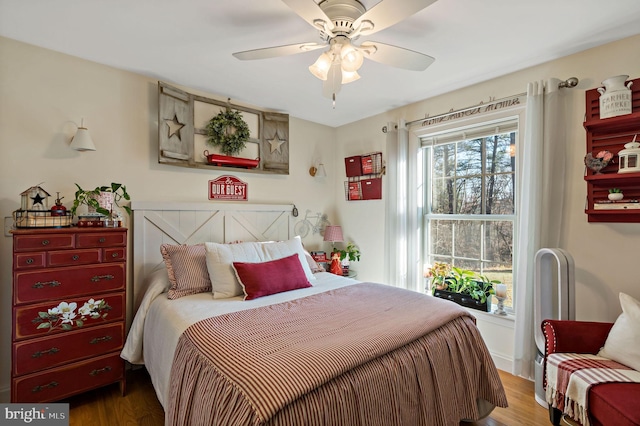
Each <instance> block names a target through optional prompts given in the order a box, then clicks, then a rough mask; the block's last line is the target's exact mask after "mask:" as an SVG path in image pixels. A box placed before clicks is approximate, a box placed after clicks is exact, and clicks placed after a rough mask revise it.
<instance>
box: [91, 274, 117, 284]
mask: <svg viewBox="0 0 640 426" xmlns="http://www.w3.org/2000/svg"><path fill="white" fill-rule="evenodd" d="M114 278H115V277H114V276H113V275H94V276H93V277H91V281H92V282H94V283H97V282H98V281H102V280H107V281H109V280H112V279H114Z"/></svg>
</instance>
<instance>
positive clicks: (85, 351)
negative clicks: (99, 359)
mask: <svg viewBox="0 0 640 426" xmlns="http://www.w3.org/2000/svg"><path fill="white" fill-rule="evenodd" d="M123 341H124V324H123V323H122V322H119V323H114V324H108V325H101V326H97V327H90V328H87V329H82V328H81V329H78V330H76V331H68V332H66V333H62V334H58V335H55V336H51V337H44V338H37V339H30V340H26V341H23V342H20V343H15V344H14V345H13V357H14V358H13V359H14V363H13V374H14V375H16V376H22V375H24V374H28V373H34V372H36V371H40V370H44V369H47V368H51V367H57V366H59V365H62V364H66V363H69V362H73V361H78V360H81V359H85V358H89V357H93V356H96V355H103V354H106V353H109V352H113V351H116V350H120V349H122V344H123Z"/></svg>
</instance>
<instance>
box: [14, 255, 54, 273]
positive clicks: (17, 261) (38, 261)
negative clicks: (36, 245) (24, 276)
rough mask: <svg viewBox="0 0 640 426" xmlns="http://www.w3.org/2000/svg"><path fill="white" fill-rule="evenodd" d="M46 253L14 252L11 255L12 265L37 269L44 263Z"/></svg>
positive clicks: (19, 267) (16, 267) (17, 267)
mask: <svg viewBox="0 0 640 426" xmlns="http://www.w3.org/2000/svg"><path fill="white" fill-rule="evenodd" d="M46 259H47V254H46V252H44V251H41V252H37V253H16V254H14V255H13V267H14V268H15V269H37V268H43V267H44V266H45V265H46V261H47V260H46Z"/></svg>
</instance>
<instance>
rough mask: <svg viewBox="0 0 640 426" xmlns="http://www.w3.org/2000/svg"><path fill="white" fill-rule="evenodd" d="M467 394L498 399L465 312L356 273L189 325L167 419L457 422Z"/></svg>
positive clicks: (472, 403) (472, 398)
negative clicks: (356, 277)
mask: <svg viewBox="0 0 640 426" xmlns="http://www.w3.org/2000/svg"><path fill="white" fill-rule="evenodd" d="M477 399H484V400H487V401H489V402H490V403H492V404H494V405H497V406H501V407H506V405H507V401H506V396H505V394H504V390H503V388H502V384H501V382H500V378H499V376H498V373H497V370H496V368H495V366H494V364H493V361H492V359H491V357H490V356H489V353H488V351H487V349H486V346H485V344H484V342H483V340H482V338H481V337H480V334H479V331H478V330H477V328H476V326H475V323H474V319H473V317H471V316H470V315H469V314H468V313H467V311H466V310H464V309H462V308H460V307H458V306H457V305H455V304H453V303H451V302H448V301H444V300H439V299H435V298H431V297H428V296H426V295H422V294H419V293H415V292H410V291H406V290H401V289H397V288H394V287H390V286H385V285H381V284H372V283H361V284H356V285H353V286H349V287H345V288H340V289H336V290H332V291H328V292H325V293H320V294H316V295H312V296H308V297H305V298H301V299H296V300H292V301H289V302H284V303H280V304H276V305H270V306H265V307H261V308H256V309H251V310H247V311H242V312H234V313H230V314H225V315H221V316H216V317H213V318H209V319H206V320H202V321H199V322H198V323H196V324H194V325H192V326H191V327H189V328H188V329H187V330H186V331H185V332H184V333H183V335H182V336H181V338H180V340H179V342H178V347H177V349H176V354H175V358H174V362H173V366H172V370H171V380H170V398H169V400H170V402H169V407H168V410H167V413H166V423H167V424H173V425H187V424H188V425H271V426H275V425H282V426H285V425H286V426H291V425H297V424H305V425H363V426H364V425H367V426H374V425H381V426H382V425H384V426H392V425H412V426H419V425H425V426H426V425H429V426H435V425H456V426H457V425H458V424H459V421H460V419H463V418H464V419H475V418H478V416H479V414H478V409H477V405H476V400H477Z"/></svg>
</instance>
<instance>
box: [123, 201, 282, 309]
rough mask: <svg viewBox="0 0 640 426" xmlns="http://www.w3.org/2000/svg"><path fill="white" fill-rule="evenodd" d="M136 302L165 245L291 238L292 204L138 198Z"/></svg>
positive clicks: (135, 221)
mask: <svg viewBox="0 0 640 426" xmlns="http://www.w3.org/2000/svg"><path fill="white" fill-rule="evenodd" d="M131 209H132V210H133V266H132V268H133V301H134V309H135V308H136V307H137V306H138V304H139V302H140V299H141V297H142V294H141V293H144V290H145V289H144V288H143V280H144V277H145V276H146V275H147V274H149V273H150V272H152V271H154V270H155V269H157V268H158V267H160V266H161V265H162V264H163V261H162V255H161V254H160V245H161V244H165V243H166V244H198V243H203V242H217V243H228V242H231V241H271V240H288V239H290V238H292V237H293V219H294V217H293V216H292V214H291V212H292V210H293V205H292V204H247V203H245V204H237V203H233V204H231V203H214V202H211V203H176V202H149V201H137V202H136V201H134V202H132V203H131Z"/></svg>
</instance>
